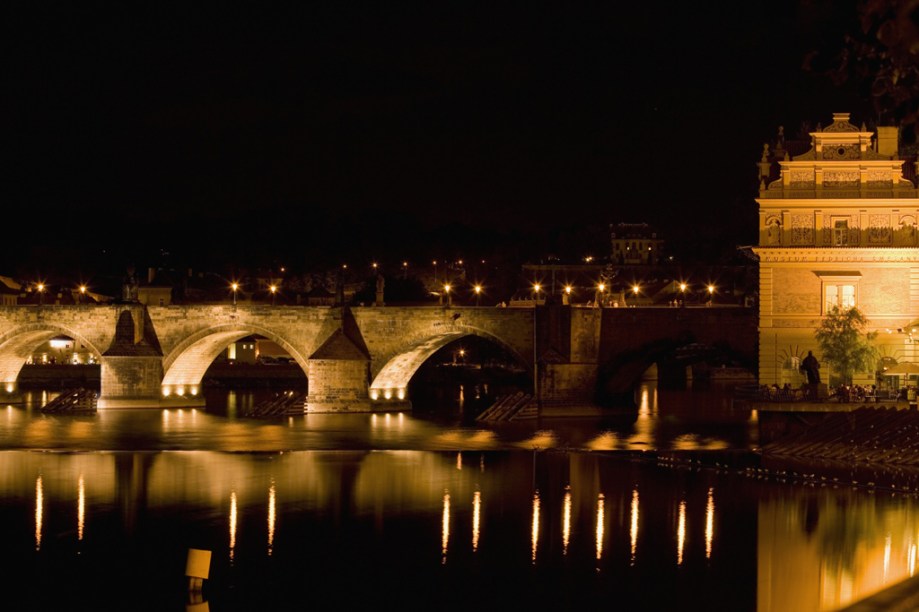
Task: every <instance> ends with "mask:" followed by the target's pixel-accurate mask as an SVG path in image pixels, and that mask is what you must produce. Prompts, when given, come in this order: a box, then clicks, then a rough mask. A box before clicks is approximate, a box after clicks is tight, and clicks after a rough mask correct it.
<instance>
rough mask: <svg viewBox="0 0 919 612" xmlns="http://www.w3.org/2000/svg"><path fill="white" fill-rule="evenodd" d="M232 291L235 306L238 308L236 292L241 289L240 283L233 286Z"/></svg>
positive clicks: (231, 286)
mask: <svg viewBox="0 0 919 612" xmlns="http://www.w3.org/2000/svg"><path fill="white" fill-rule="evenodd" d="M230 289H232V290H233V305H234V306H236V291H237V290H238V289H239V283H233V284H231V285H230Z"/></svg>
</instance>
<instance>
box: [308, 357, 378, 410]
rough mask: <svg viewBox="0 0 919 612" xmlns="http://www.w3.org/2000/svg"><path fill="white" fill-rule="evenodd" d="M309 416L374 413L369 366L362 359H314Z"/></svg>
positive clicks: (311, 362) (310, 361) (311, 371)
mask: <svg viewBox="0 0 919 612" xmlns="http://www.w3.org/2000/svg"><path fill="white" fill-rule="evenodd" d="M307 379H308V380H309V393H308V394H307V396H306V410H307V412H372V411H373V406H372V403H371V401H370V395H369V393H368V383H367V379H368V364H367V361H366V360H358V359H310V360H309V363H308V366H307Z"/></svg>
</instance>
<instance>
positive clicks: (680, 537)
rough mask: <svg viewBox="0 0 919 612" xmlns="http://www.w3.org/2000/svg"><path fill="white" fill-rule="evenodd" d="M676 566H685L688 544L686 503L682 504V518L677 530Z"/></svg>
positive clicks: (682, 502)
mask: <svg viewBox="0 0 919 612" xmlns="http://www.w3.org/2000/svg"><path fill="white" fill-rule="evenodd" d="M676 537H677V542H676V564H677V565H683V546H684V545H685V544H686V501H685V500H684V501H681V502H680V516H679V519H678V520H677V528H676Z"/></svg>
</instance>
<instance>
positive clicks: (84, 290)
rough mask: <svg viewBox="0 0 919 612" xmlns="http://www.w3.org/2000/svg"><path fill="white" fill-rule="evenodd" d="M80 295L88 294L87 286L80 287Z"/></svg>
mask: <svg viewBox="0 0 919 612" xmlns="http://www.w3.org/2000/svg"><path fill="white" fill-rule="evenodd" d="M80 293H86V285H80Z"/></svg>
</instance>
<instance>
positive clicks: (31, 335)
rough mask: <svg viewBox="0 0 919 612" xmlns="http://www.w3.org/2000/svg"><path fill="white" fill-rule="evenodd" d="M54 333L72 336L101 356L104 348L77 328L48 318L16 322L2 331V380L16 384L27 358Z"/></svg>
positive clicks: (0, 373) (0, 376)
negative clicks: (31, 321)
mask: <svg viewBox="0 0 919 612" xmlns="http://www.w3.org/2000/svg"><path fill="white" fill-rule="evenodd" d="M55 336H67V337H68V338H73V340H74V341H76V342H79V343H80V344H82V345H83V346H85V347H86V348H87V349H89V351H90V352H91V353H92V354H93V356H95V357H96V360H97V361H98V360H101V357H102V349H100V347H98V346H96V345H95V344H94V343H93V342H91V341H90V340H89V339H88V338H87V337H86V336H84V335H83V334H81V333H79V332H78V331H77V330H75V329H73V328H71V327H69V326H67V325H61V324H57V323H51V322H45V321H42V322H40V323H27V324H23V325H17V326H15V327H13V328H12V329H9V330H7V331H5V332H3V333H2V334H0V382H2V383H3V384H4V385H8V384H15V382H16V379H17V378H18V377H19V372H20V370H22V366H23V365H24V364H25V362H26V360H27V359H28V358H29V356H30V355H32V353H33V352H34V351H35V349H37V348H38V347H39V346H41V345H42V344H44V343H45V342H47V341H48V340H50V339H51V338H54V337H55Z"/></svg>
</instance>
